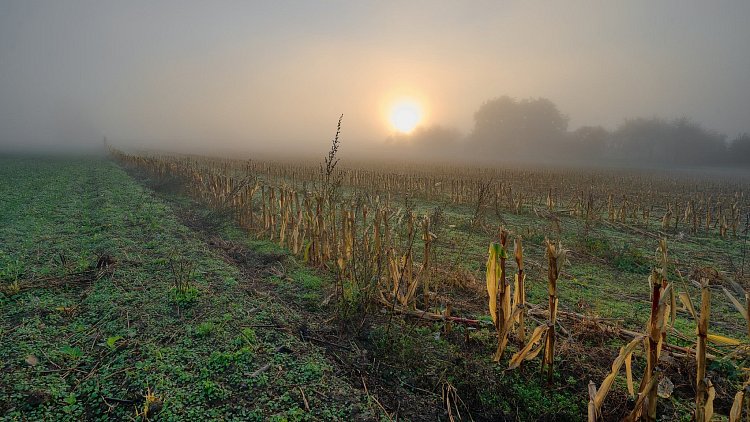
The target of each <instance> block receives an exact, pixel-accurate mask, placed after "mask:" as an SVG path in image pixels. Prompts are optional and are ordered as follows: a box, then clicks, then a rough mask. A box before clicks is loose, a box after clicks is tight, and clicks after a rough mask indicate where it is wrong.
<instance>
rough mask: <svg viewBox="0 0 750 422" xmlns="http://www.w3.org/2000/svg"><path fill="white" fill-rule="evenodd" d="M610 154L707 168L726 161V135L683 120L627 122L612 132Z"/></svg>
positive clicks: (633, 120) (656, 119)
mask: <svg viewBox="0 0 750 422" xmlns="http://www.w3.org/2000/svg"><path fill="white" fill-rule="evenodd" d="M610 154H611V155H612V156H613V157H615V158H619V159H625V160H638V161H643V162H648V163H664V164H667V165H674V164H682V165H710V164H716V163H720V162H722V161H724V160H725V159H726V158H727V145H726V136H725V135H721V134H719V133H716V132H711V131H709V130H707V129H705V128H703V127H702V126H701V125H699V124H698V123H695V122H693V121H691V120H689V119H687V118H680V119H675V120H672V121H667V120H664V119H660V118H650V119H644V118H637V119H628V120H626V121H625V122H624V123H623V124H621V125H620V126H619V127H618V128H617V129H616V130H615V131H614V132H613V133H612V135H611V145H610Z"/></svg>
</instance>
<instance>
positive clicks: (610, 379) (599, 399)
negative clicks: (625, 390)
mask: <svg viewBox="0 0 750 422" xmlns="http://www.w3.org/2000/svg"><path fill="white" fill-rule="evenodd" d="M642 340H643V337H642V336H639V337H636V338H634V339H633V340H631V341H630V343H628V344H626V345H625V346H623V347H621V348H620V354H619V355H617V358H615V360H614V362H612V371H610V373H609V374H607V376H606V377H604V381H602V385H601V386H600V387H599V391H597V393H596V398H595V399H594V404H596V408H597V409H601V408H602V404H603V403H604V399H605V398H606V397H607V394H608V393H609V389H610V388H612V383H614V381H615V377H617V373H618V372H619V371H620V368H621V367H622V365H623V363H625V360H626V359H627V357H628V356H629V355H630V354H632V353H633V350H635V348H636V346H638V344H639V343H640V342H641V341H642Z"/></svg>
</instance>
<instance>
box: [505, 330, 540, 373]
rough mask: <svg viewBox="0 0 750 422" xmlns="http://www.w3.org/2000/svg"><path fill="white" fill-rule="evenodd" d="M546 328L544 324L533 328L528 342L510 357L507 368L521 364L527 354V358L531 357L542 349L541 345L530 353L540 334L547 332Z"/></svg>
mask: <svg viewBox="0 0 750 422" xmlns="http://www.w3.org/2000/svg"><path fill="white" fill-rule="evenodd" d="M547 328H548V327H547V326H546V325H540V326H538V327H536V329H534V332H533V333H532V334H531V338H530V339H529V342H528V343H527V344H526V346H524V347H523V349H521V350H519V351H518V352H516V353H515V354H514V355H513V357H511V358H510V364H509V365H508V369H516V368H518V367H519V366H520V365H521V362H523V361H524V359H526V357H527V356H528V357H529V359H533V358H534V357H536V355H538V354H539V351H540V350H541V349H542V347H541V346H540V347H538V348H537V350H535V351H534V353H533V356H532V353H530V352H531V348H532V347H534V345H535V344H536V343H538V342H539V340H540V339H541V338H542V335H543V334H544V333H546V332H547Z"/></svg>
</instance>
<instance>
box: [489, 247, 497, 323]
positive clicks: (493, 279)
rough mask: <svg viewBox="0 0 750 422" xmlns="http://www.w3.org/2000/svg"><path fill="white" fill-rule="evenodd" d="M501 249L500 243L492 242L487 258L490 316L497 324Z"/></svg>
mask: <svg viewBox="0 0 750 422" xmlns="http://www.w3.org/2000/svg"><path fill="white" fill-rule="evenodd" d="M499 249H500V245H499V244H498V243H491V244H490V250H489V252H488V253H489V257H488V258H487V293H488V295H489V308H490V316H491V317H492V322H494V323H495V324H497V288H498V285H497V283H498V280H499V279H500V275H499V274H498V273H499V271H500V266H499V265H497V259H498V254H499Z"/></svg>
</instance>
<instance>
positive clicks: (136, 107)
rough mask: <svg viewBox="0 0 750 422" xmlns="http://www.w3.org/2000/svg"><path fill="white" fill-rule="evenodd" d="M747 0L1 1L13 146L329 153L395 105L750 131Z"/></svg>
mask: <svg viewBox="0 0 750 422" xmlns="http://www.w3.org/2000/svg"><path fill="white" fill-rule="evenodd" d="M749 16H750V2H748V1H745V0H741V1H734V2H702V1H701V2H697V1H696V2H687V1H659V2H652V1H627V2H599V1H564V2H563V1H560V2H547V1H544V2H542V1H540V2H501V1H497V0H495V1H475V2H463V1H437V0H432V1H411V2H403V1H393V2H386V1H372V2H364V1H362V2H360V1H299V2H296V1H295V2H292V1H267V2H257V1H222V2H219V1H192V2H190V1H121V2H113V1H95V0H92V1H73V0H52V1H36V0H21V1H8V0H0V149H2V147H3V146H5V147H7V146H12V145H36V146H45V147H46V146H51V145H56V146H66V147H67V146H71V145H85V144H87V143H95V144H98V143H100V142H101V139H102V137H103V136H107V137H108V138H109V139H110V140H111V141H112V142H113V143H115V144H127V145H136V146H141V147H146V146H150V147H155V148H184V149H186V150H204V151H218V150H220V149H224V150H243V149H255V148H266V147H267V148H271V147H273V148H276V149H279V148H281V149H291V148H294V149H295V150H314V151H322V152H325V150H326V145H327V144H328V142H329V140H330V138H331V136H332V135H333V133H334V132H335V125H336V120H337V118H338V116H339V114H341V113H344V115H345V117H344V122H343V139H344V149H347V148H350V149H356V148H360V147H363V148H364V147H365V146H367V145H370V146H372V145H377V144H378V143H380V142H382V141H383V140H384V139H385V138H386V137H388V136H389V135H391V134H392V132H393V129H392V128H391V127H390V126H389V124H388V120H387V115H386V110H387V107H388V106H389V104H390V103H391V102H392V101H393V100H394V99H395V98H398V97H405V96H407V97H413V98H414V99H416V100H417V101H419V102H420V103H421V104H422V105H423V106H424V108H425V120H424V121H423V122H422V123H423V124H424V125H432V124H439V125H442V126H446V127H454V128H457V129H459V130H460V131H462V132H464V133H467V132H469V131H470V130H471V126H472V115H473V113H474V112H475V111H476V110H477V109H478V108H479V106H480V105H481V104H482V103H483V102H484V101H486V100H489V99H491V98H494V97H497V96H500V95H510V96H513V97H519V98H526V97H546V98H549V99H550V100H552V101H553V102H554V103H556V104H557V106H558V107H559V108H560V110H562V111H563V112H564V113H566V114H567V115H568V116H569V117H570V126H569V127H570V128H571V129H575V128H576V127H578V126H581V125H603V126H605V127H607V128H614V127H615V126H616V125H617V124H619V123H620V122H622V120H623V119H624V118H627V117H636V116H646V117H650V116H655V115H656V116H661V117H665V118H674V117H682V116H687V117H691V118H693V119H695V120H696V121H697V122H699V123H701V124H702V125H704V126H705V127H707V128H710V129H714V130H717V131H720V132H723V133H726V134H727V135H729V136H730V137H732V136H735V135H737V134H738V133H740V132H748V131H750V48H748V42H749V41H750V25H749V24H748V20H747V19H748V17H749Z"/></svg>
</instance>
